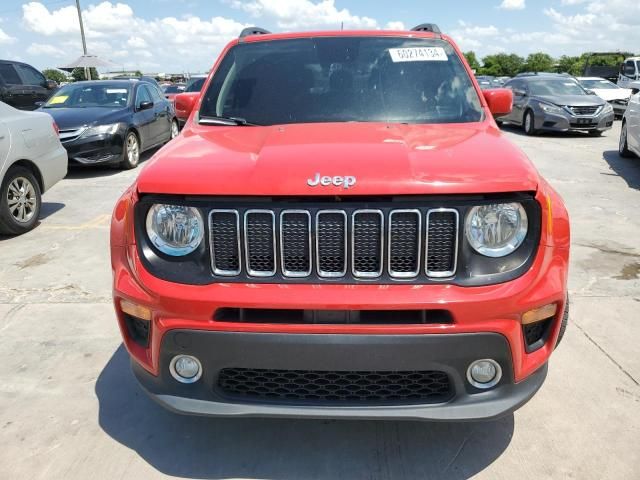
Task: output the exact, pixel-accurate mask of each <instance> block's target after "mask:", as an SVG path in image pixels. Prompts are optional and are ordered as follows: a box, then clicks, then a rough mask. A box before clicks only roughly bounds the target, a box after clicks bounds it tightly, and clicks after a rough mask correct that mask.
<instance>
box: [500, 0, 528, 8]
mask: <svg viewBox="0 0 640 480" xmlns="http://www.w3.org/2000/svg"><path fill="white" fill-rule="evenodd" d="M524 7H525V0H502V3H501V4H500V7H499V8H502V9H504V10H522V9H523V8H524Z"/></svg>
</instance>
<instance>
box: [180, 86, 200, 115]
mask: <svg viewBox="0 0 640 480" xmlns="http://www.w3.org/2000/svg"><path fill="white" fill-rule="evenodd" d="M198 98H200V92H185V93H179V94H178V95H176V96H175V97H174V105H175V109H176V116H177V117H178V118H179V119H181V120H187V118H189V116H190V115H191V112H192V111H193V108H194V107H195V105H196V102H197V101H198Z"/></svg>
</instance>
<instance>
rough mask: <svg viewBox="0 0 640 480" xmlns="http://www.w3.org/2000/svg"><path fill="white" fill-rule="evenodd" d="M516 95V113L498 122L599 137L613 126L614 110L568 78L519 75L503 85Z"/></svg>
mask: <svg viewBox="0 0 640 480" xmlns="http://www.w3.org/2000/svg"><path fill="white" fill-rule="evenodd" d="M504 86H505V87H506V88H510V89H511V90H512V91H513V110H512V111H511V113H510V114H508V115H505V116H502V117H499V118H497V121H498V122H509V123H514V124H516V125H521V126H522V128H523V129H524V131H525V132H526V133H527V135H534V134H536V133H537V132H539V131H543V130H544V131H555V132H569V131H571V132H573V131H580V132H588V133H589V134H590V135H594V136H598V135H601V134H602V132H604V131H605V130H608V129H610V128H611V126H612V125H613V119H614V113H613V107H612V106H611V105H610V104H609V103H607V102H606V101H605V100H603V99H602V98H600V97H598V96H597V95H594V94H590V93H589V92H587V91H586V90H585V89H584V88H583V87H582V86H581V85H580V84H579V83H578V81H577V80H575V79H574V78H573V77H570V76H567V75H555V74H530V75H519V76H516V77H515V78H513V79H511V80H509V81H508V82H507V83H505V85H504Z"/></svg>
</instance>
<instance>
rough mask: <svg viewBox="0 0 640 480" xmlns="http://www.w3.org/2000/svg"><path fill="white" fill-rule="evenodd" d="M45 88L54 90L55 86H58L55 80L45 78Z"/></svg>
mask: <svg viewBox="0 0 640 480" xmlns="http://www.w3.org/2000/svg"><path fill="white" fill-rule="evenodd" d="M46 88H47V90H55V89H56V88H58V82H56V81H55V80H47V81H46Z"/></svg>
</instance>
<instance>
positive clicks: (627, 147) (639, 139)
mask: <svg viewBox="0 0 640 480" xmlns="http://www.w3.org/2000/svg"><path fill="white" fill-rule="evenodd" d="M631 87H632V89H633V95H632V96H631V98H630V99H629V105H628V106H627V110H626V111H625V112H624V116H623V117H622V127H621V128H620V142H619V144H618V152H620V155H621V156H623V157H632V156H633V155H634V154H635V155H638V156H640V82H633V83H632V84H631Z"/></svg>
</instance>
